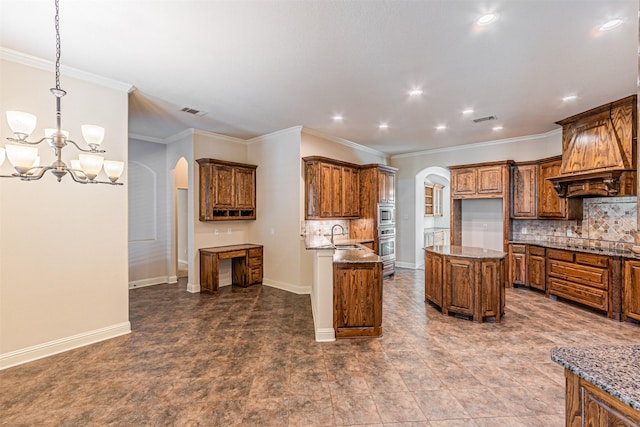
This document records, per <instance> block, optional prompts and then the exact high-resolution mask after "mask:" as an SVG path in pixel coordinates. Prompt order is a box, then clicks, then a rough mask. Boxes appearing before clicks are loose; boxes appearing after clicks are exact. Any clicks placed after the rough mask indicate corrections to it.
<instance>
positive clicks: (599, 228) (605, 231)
mask: <svg viewBox="0 0 640 427" xmlns="http://www.w3.org/2000/svg"><path fill="white" fill-rule="evenodd" d="M637 212H638V204H637V201H636V197H635V196H633V197H597V198H586V199H584V200H583V219H582V220H573V221H560V220H513V222H512V231H513V233H512V238H513V240H527V241H547V242H553V243H558V244H566V245H571V246H575V245H585V246H590V245H595V246H600V245H606V246H609V247H611V246H616V248H617V247H618V246H622V247H624V249H628V248H630V247H631V246H632V245H633V244H634V243H635V235H636V230H637Z"/></svg>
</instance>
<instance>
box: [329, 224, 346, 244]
mask: <svg viewBox="0 0 640 427" xmlns="http://www.w3.org/2000/svg"><path fill="white" fill-rule="evenodd" d="M336 227H340V229H341V230H342V234H344V227H343V226H341V225H340V224H334V225H333V227H331V244H332V245H333V231H334V230H335V229H336Z"/></svg>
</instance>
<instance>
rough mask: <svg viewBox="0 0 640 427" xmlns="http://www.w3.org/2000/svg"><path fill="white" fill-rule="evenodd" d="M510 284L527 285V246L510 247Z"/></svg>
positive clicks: (515, 245) (513, 245)
mask: <svg viewBox="0 0 640 427" xmlns="http://www.w3.org/2000/svg"><path fill="white" fill-rule="evenodd" d="M509 256H510V259H511V260H510V267H511V271H510V280H509V281H510V283H511V284H513V285H526V284H527V245H517V244H510V245H509Z"/></svg>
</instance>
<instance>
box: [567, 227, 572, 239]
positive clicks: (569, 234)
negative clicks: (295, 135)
mask: <svg viewBox="0 0 640 427" xmlns="http://www.w3.org/2000/svg"><path fill="white" fill-rule="evenodd" d="M567 237H573V231H571V229H570V228H569V229H567Z"/></svg>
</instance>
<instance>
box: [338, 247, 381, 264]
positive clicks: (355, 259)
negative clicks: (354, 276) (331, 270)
mask: <svg viewBox="0 0 640 427" xmlns="http://www.w3.org/2000/svg"><path fill="white" fill-rule="evenodd" d="M333 262H334V263H343V264H344V263H347V264H349V263H359V262H382V258H380V257H379V256H378V255H376V253H375V252H374V251H372V250H371V249H368V248H363V249H340V250H337V251H336V252H335V253H334V254H333Z"/></svg>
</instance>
